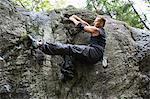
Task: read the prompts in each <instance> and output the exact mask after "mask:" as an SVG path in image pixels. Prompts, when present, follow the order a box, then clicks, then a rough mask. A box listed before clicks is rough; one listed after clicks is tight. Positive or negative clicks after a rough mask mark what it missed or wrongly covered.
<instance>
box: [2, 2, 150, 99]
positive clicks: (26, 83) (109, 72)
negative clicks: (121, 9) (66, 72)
mask: <svg viewBox="0 0 150 99" xmlns="http://www.w3.org/2000/svg"><path fill="white" fill-rule="evenodd" d="M72 14H76V15H78V16H80V17H81V18H83V19H85V20H86V21H88V22H89V23H90V24H92V22H93V20H94V18H95V17H96V16H97V14H96V13H93V12H91V11H88V10H83V9H76V8H74V7H71V6H70V7H68V8H65V9H59V10H53V11H50V12H48V13H46V12H45V13H44V12H43V13H35V12H29V11H26V10H24V9H22V8H16V7H15V6H14V5H13V4H12V3H11V2H9V1H8V0H1V1H0V45H1V46H0V99H148V98H149V97H150V31H146V30H141V29H137V28H133V27H130V26H128V25H127V24H126V23H124V22H121V21H117V20H114V19H111V18H110V17H108V16H104V17H105V18H106V20H107V22H106V26H105V30H106V32H107V44H106V50H105V55H104V57H105V59H107V63H108V66H107V67H105V68H104V67H103V66H102V63H101V62H98V63H97V64H95V65H92V66H89V65H83V64H78V65H77V66H76V71H77V73H76V76H75V78H74V79H73V80H72V81H69V82H67V83H62V82H61V81H60V80H59V75H60V64H61V63H62V61H63V60H62V57H61V56H49V55H45V54H43V53H42V52H41V51H39V50H38V49H37V50H34V49H29V48H27V46H26V43H24V42H20V40H21V39H22V37H23V36H24V35H26V34H32V35H35V37H36V38H37V39H38V38H43V39H44V41H45V42H61V43H72V44H88V42H89V37H90V35H89V34H88V33H85V32H83V31H80V30H78V29H77V28H75V26H74V24H73V23H72V22H70V21H69V20H68V16H70V15H72Z"/></svg>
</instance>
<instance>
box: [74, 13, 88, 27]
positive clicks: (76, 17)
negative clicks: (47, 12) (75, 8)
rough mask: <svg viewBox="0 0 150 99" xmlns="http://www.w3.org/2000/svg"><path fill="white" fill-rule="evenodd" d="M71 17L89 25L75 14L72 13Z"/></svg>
mask: <svg viewBox="0 0 150 99" xmlns="http://www.w3.org/2000/svg"><path fill="white" fill-rule="evenodd" d="M72 17H74V18H75V19H77V20H78V21H80V22H81V23H82V24H85V25H89V24H88V23H87V22H86V21H84V20H82V19H81V18H79V17H78V16H77V15H72Z"/></svg>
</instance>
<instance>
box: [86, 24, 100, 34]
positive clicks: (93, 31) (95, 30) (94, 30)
mask: <svg viewBox="0 0 150 99" xmlns="http://www.w3.org/2000/svg"><path fill="white" fill-rule="evenodd" d="M84 31H86V32H88V33H91V35H92V36H98V35H99V34H100V33H99V29H98V28H96V27H95V26H84Z"/></svg>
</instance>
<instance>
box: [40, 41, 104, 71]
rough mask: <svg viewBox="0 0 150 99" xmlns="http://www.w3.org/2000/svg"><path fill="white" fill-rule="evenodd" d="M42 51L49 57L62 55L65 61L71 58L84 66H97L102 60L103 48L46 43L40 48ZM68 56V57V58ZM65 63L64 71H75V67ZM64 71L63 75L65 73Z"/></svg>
mask: <svg viewBox="0 0 150 99" xmlns="http://www.w3.org/2000/svg"><path fill="white" fill-rule="evenodd" d="M40 50H42V52H44V53H45V54H48V55H61V56H65V57H64V61H66V62H67V60H68V61H70V60H71V59H70V57H73V60H75V61H78V62H80V63H83V64H95V63H97V62H98V61H100V60H102V57H103V52H104V51H103V48H102V47H101V46H98V45H89V46H86V45H72V44H61V43H54V44H53V43H46V44H43V45H42V46H41V47H40ZM66 56H67V57H66ZM66 64H67V63H64V65H63V66H62V70H63V71H66V72H69V71H70V72H72V71H73V69H74V68H73V65H66ZM63 71H62V73H63Z"/></svg>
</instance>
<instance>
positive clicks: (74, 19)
mask: <svg viewBox="0 0 150 99" xmlns="http://www.w3.org/2000/svg"><path fill="white" fill-rule="evenodd" d="M69 20H71V21H72V22H73V23H74V24H75V26H77V25H78V24H79V23H80V21H78V20H77V19H76V18H74V17H73V16H71V17H69Z"/></svg>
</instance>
